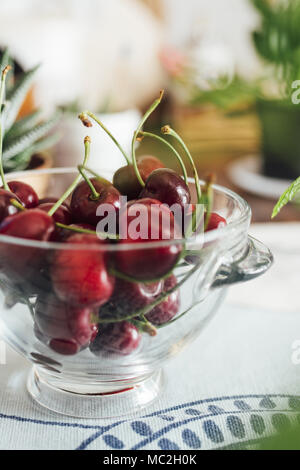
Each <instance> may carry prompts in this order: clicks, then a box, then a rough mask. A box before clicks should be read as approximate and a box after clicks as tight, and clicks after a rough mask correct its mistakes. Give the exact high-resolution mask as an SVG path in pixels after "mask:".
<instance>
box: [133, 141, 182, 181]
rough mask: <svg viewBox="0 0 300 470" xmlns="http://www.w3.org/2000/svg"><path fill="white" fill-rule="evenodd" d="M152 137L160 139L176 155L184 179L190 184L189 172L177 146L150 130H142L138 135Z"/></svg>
mask: <svg viewBox="0 0 300 470" xmlns="http://www.w3.org/2000/svg"><path fill="white" fill-rule="evenodd" d="M140 136H141V137H150V138H152V139H156V140H158V141H159V142H161V143H163V144H165V145H166V146H167V147H168V148H169V149H170V150H171V151H172V152H173V153H174V154H175V156H176V158H177V160H178V162H179V164H180V166H181V169H182V173H183V177H184V181H185V182H186V184H188V176H187V172H186V168H185V164H184V162H183V160H182V158H181V156H180V155H179V153H178V152H177V150H176V149H175V147H173V145H171V144H170V143H169V142H168V141H167V140H165V139H163V138H162V137H160V136H159V135H156V134H151V133H150V132H140V133H139V135H138V138H139V137H140Z"/></svg>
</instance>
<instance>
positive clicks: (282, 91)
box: [192, 0, 300, 109]
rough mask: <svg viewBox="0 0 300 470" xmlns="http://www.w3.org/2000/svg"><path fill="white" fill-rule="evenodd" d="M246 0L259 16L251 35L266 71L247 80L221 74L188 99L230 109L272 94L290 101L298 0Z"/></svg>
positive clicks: (299, 39)
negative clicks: (257, 76) (255, 29)
mask: <svg viewBox="0 0 300 470" xmlns="http://www.w3.org/2000/svg"><path fill="white" fill-rule="evenodd" d="M249 1H250V2H251V4H252V5H253V6H254V7H255V8H256V10H257V11H258V12H259V14H260V17H261V26H260V29H259V30H257V31H254V32H253V34H252V39H253V44H254V47H255V50H256V52H257V53H258V55H259V56H260V57H261V58H262V59H263V60H264V61H265V63H266V64H267V65H269V66H270V67H269V69H268V70H267V73H266V74H265V76H264V77H261V78H260V79H259V80H254V81H251V82H250V81H247V80H245V79H244V78H242V77H240V76H238V75H235V76H234V78H233V79H232V80H231V81H230V82H229V83H228V79H227V78H221V79H220V80H219V81H218V82H217V84H212V86H211V89H210V90H206V91H205V90H199V89H198V88H197V87H195V89H194V91H193V93H192V103H194V104H197V103H205V102H209V103H213V104H215V105H217V106H218V107H220V108H222V109H230V108H232V107H233V108H235V107H236V106H237V105H240V104H242V105H244V104H249V106H250V107H252V106H253V105H255V102H256V101H257V100H259V99H262V98H274V97H275V98H277V99H280V100H282V101H285V103H286V104H291V94H292V93H293V92H294V90H293V88H292V83H293V82H294V81H295V80H298V79H300V27H299V25H300V0H277V1H271V0H249ZM226 80H227V86H226ZM224 85H225V86H224ZM271 89H272V91H271ZM274 91H275V96H274Z"/></svg>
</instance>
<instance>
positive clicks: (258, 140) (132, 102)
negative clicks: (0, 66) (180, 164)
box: [0, 0, 300, 222]
mask: <svg viewBox="0 0 300 470" xmlns="http://www.w3.org/2000/svg"><path fill="white" fill-rule="evenodd" d="M299 21H300V6H299V1H298V0H293V1H292V2H286V1H284V2H283V1H280V0H277V1H276V0H275V1H271V0H226V2H224V0H209V1H208V0H189V1H188V2H186V1H185V2H184V1H182V0H110V1H109V2H107V1H106V0H85V1H84V2H82V1H79V0H51V2H50V1H45V0H43V1H42V0H22V1H20V0H1V3H0V48H1V49H2V52H3V53H5V50H6V48H7V47H8V49H9V53H10V57H11V60H12V61H13V63H14V66H15V67H14V75H15V77H14V79H15V81H16V83H17V82H18V80H20V79H21V80H23V82H24V83H25V85H26V84H27V85H26V86H25V85H24V87H23V88H24V90H25V91H26V96H25V95H24V100H23V102H22V107H21V109H20V112H19V113H18V115H17V116H16V119H21V120H22V125H24V126H26V132H27V134H28V135H29V131H31V130H32V129H30V128H29V123H30V124H32V126H33V127H34V129H35V132H36V127H37V126H40V122H39V121H38V122H34V119H35V120H36V121H37V119H41V118H42V117H43V119H44V120H47V119H50V121H51V119H52V121H51V122H52V124H53V126H54V124H55V126H56V131H57V130H58V132H59V133H58V134H57V132H56V134H55V138H54V139H53V140H52V141H51V139H50V140H49V137H46V142H45V145H44V147H50V149H48V150H47V152H46V153H45V152H44V149H43V150H42V145H36V143H35V145H32V144H31V147H30V151H29V150H28V149H26V152H25V150H22V152H19V153H17V154H14V155H13V151H12V150H11V147H12V140H10V141H8V142H6V145H7V147H8V150H7V153H6V154H5V155H6V157H7V162H6V169H7V171H17V170H23V169H24V168H32V167H38V166H44V167H47V166H50V165H54V166H74V165H76V164H78V163H79V162H80V161H81V160H82V138H83V136H84V135H85V134H86V130H85V129H84V128H83V127H82V125H81V123H80V122H79V120H78V119H77V114H78V113H79V112H80V111H82V110H85V109H90V110H91V111H93V112H95V113H97V114H99V115H100V117H101V119H102V121H103V122H104V123H105V124H106V125H107V126H108V127H109V128H110V129H111V131H112V132H113V133H114V134H115V135H116V136H117V137H118V139H119V140H120V142H121V143H122V145H123V146H124V147H126V148H129V146H130V141H131V138H132V133H133V131H134V130H135V128H136V126H137V124H138V121H139V118H140V116H141V114H142V113H143V112H144V111H145V110H146V109H147V107H148V106H149V104H150V103H151V102H152V101H153V99H155V98H156V97H157V96H158V94H159V90H160V89H162V88H164V89H165V90H166V94H165V98H164V101H163V103H162V105H161V106H160V108H159V109H158V110H157V112H156V113H155V114H154V115H153V116H152V117H151V119H150V120H149V122H148V123H147V128H148V129H152V130H156V131H158V132H159V129H160V127H161V126H162V125H164V124H167V123H170V124H172V126H173V127H175V128H176V130H177V131H178V132H179V133H180V134H181V135H182V137H183V138H184V140H185V141H186V143H187V145H188V146H189V147H190V149H191V151H192V154H193V156H194V158H195V161H196V163H197V167H198V170H199V174H200V176H201V177H203V178H205V176H206V175H207V174H208V173H212V172H213V173H215V174H216V177H217V181H218V182H219V183H220V184H224V185H226V186H229V187H231V188H232V189H234V190H236V191H238V192H239V193H240V194H241V195H242V196H244V197H245V198H246V199H247V200H248V201H249V202H250V204H251V206H252V209H253V217H254V221H256V222H265V221H269V220H270V214H271V212H272V208H273V206H274V202H275V201H276V199H278V197H279V196H280V194H282V192H283V191H284V190H285V189H286V187H287V186H288V184H289V183H290V181H292V180H293V179H295V178H296V177H298V176H299V175H300V139H298V129H299V125H300V108H299V106H297V105H296V104H297V101H298V100H297V99H296V101H295V99H294V100H293V97H294V98H295V96H296V95H295V94H297V86H296V85H295V81H296V80H298V79H299V80H300V54H299V50H300V28H299ZM36 64H41V67H40V68H39V69H38V70H37V72H36V73H35V74H34V81H33V82H31V81H30V80H28V71H30V70H31V69H32V68H33V67H35V66H36ZM26 74H27V75H26ZM24 77H25V78H24ZM29 85H30V86H29ZM12 86H13V85H12ZM298 88H300V82H299V86H298ZM296 98H297V96H296ZM299 98H300V93H299ZM299 102H300V99H299ZM37 109H38V110H40V111H41V112H40V113H39V114H38V118H37V114H36V110H37ZM57 109H60V110H62V111H63V114H61V115H60V117H59V121H58V122H59V123H58V124H57V121H56V118H53V113H56V110H57ZM28 116H29V117H30V119H27V120H26V117H27V118H28ZM33 118H34V119H33ZM24 119H25V121H24ZM47 122H48V121H47ZM19 127H20V126H19ZM23 129H25V127H24V128H23ZM49 129H50V127H49ZM49 129H48V127H47V128H45V129H44V130H45V131H48V130H49ZM39 132H40V131H39ZM39 132H38V133H37V134H36V135H37V138H38V141H37V142H38V143H39V144H40V142H41V132H40V133H39ZM12 134H13V133H12ZM12 134H11V135H9V137H10V139H12V138H13V137H14V136H13V135H12ZM27 134H26V136H27ZM30 135H32V134H30ZM91 136H92V140H93V148H92V159H91V165H90V166H92V167H93V168H94V169H95V170H98V171H100V170H108V171H114V170H116V169H117V168H118V167H119V166H121V165H123V164H124V162H123V160H122V155H120V154H119V153H118V152H117V151H116V149H115V148H114V147H113V146H112V145H111V142H110V141H109V139H108V138H107V136H105V135H103V134H102V133H101V132H100V130H99V129H98V128H93V129H91ZM21 137H22V138H23V137H24V136H22V135H21ZM18 138H20V136H18ZM39 139H40V140H39ZM43 139H45V137H43ZM47 139H48V140H47ZM23 140H24V138H23ZM43 142H44V140H43ZM50 144H51V145H50ZM16 148H19V147H16ZM139 153H140V154H144V153H151V154H154V155H156V156H158V157H159V158H161V159H162V160H163V161H164V162H165V163H166V165H168V166H170V167H175V168H176V162H175V161H174V158H173V157H172V156H170V155H168V153H166V151H165V148H164V147H160V146H157V144H153V142H148V141H145V142H143V143H142V144H141V145H140V148H139ZM298 207H299V206H297V204H294V205H290V206H289V207H287V208H286V209H285V210H284V211H282V212H281V213H280V215H279V216H278V218H277V219H276V221H282V220H289V221H293V220H299V219H300V212H299V209H298Z"/></svg>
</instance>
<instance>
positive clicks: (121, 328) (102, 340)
mask: <svg viewBox="0 0 300 470" xmlns="http://www.w3.org/2000/svg"><path fill="white" fill-rule="evenodd" d="M141 339H142V336H141V334H140V333H139V331H138V329H137V328H136V327H135V326H134V325H132V324H131V323H129V322H127V321H123V322H118V323H108V324H105V325H101V327H100V328H99V333H98V335H97V337H96V339H95V340H94V341H93V342H92V343H91V345H90V350H91V351H92V353H93V354H95V356H100V355H101V353H102V352H103V351H104V352H108V353H112V354H121V355H123V356H127V355H128V354H131V353H133V352H134V351H135V350H136V349H137V348H138V346H139V344H140V342H141Z"/></svg>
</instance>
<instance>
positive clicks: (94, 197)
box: [77, 165, 100, 201]
mask: <svg viewBox="0 0 300 470" xmlns="http://www.w3.org/2000/svg"><path fill="white" fill-rule="evenodd" d="M77 168H78V171H79V173H80V174H81V176H82V177H83V179H84V180H85V182H86V183H87V184H88V186H89V188H90V190H91V192H92V195H91V196H90V198H91V199H92V201H97V200H98V199H99V198H100V194H99V193H98V191H96V189H95V186H94V185H93V183H92V182H91V180H90V178H89V177H88V176H87V175H86V174H85V171H84V167H83V166H82V165H78V167H77Z"/></svg>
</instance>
